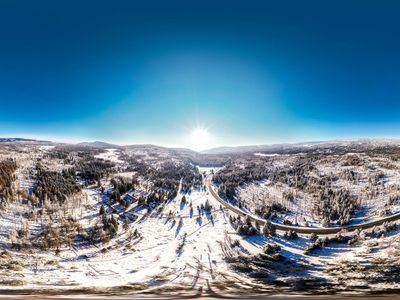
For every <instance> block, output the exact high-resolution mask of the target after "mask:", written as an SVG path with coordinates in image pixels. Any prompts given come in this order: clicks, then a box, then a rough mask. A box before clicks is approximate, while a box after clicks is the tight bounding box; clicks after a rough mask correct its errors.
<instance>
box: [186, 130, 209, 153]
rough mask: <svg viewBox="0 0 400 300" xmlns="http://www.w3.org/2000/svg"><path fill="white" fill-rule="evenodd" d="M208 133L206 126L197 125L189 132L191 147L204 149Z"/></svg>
mask: <svg viewBox="0 0 400 300" xmlns="http://www.w3.org/2000/svg"><path fill="white" fill-rule="evenodd" d="M210 137H211V136H210V133H209V132H208V130H207V129H206V128H203V127H197V128H195V129H193V131H192V132H191V134H190V143H191V147H192V148H193V149H194V150H204V149H205V148H207V147H208V146H209V142H210Z"/></svg>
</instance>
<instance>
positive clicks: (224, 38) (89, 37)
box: [0, 0, 400, 147]
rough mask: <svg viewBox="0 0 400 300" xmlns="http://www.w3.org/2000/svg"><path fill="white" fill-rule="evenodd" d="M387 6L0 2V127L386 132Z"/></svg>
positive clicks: (169, 141)
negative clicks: (198, 128) (201, 128)
mask: <svg viewBox="0 0 400 300" xmlns="http://www.w3.org/2000/svg"><path fill="white" fill-rule="evenodd" d="M399 12H400V2H399V1H340V0H339V1H338V0H335V1H297V0H294V1H281V0H280V1H266V0H263V1H249V0H246V1H245V0H243V1H235V0H228V1H222V0H219V1H218V0H213V1H208V0H201V1H193V0H191V1H189V0H184V1H172V0H160V1H156V0H146V1H144V0H143V1H133V0H131V1H117V0H113V1H99V0H97V1H71V0H69V1H53V0H52V1H40V0H39V1H18V0H10V1H6V0H1V1H0V136H24V137H38V138H48V139H53V140H63V141H83V140H104V141H108V142H116V143H123V144H132V143H155V144H161V145H167V146H187V147H190V146H191V142H190V133H191V132H192V131H193V130H194V129H195V128H197V127H203V128H207V130H208V131H209V132H210V135H211V138H210V140H209V141H208V143H207V145H204V147H213V146H220V145H240V144H264V143H276V142H297V141H310V140H327V139H340V138H346V139H347V138H365V137H371V138H375V137H387V138H398V137H400V134H399V133H400V131H399V130H400V18H399Z"/></svg>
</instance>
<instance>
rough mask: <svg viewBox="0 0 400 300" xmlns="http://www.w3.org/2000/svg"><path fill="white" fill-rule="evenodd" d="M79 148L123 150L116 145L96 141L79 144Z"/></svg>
mask: <svg viewBox="0 0 400 300" xmlns="http://www.w3.org/2000/svg"><path fill="white" fill-rule="evenodd" d="M76 145H77V146H82V147H91V148H105V149H107V148H109V149H113V148H115V149H118V148H121V146H119V145H115V144H110V143H106V142H101V141H94V142H82V143H78V144H76Z"/></svg>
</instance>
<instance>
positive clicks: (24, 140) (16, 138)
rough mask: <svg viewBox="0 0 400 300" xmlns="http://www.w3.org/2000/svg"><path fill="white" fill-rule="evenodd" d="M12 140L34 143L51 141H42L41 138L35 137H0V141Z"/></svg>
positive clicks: (12, 141) (8, 141)
mask: <svg viewBox="0 0 400 300" xmlns="http://www.w3.org/2000/svg"><path fill="white" fill-rule="evenodd" d="M14 142H35V143H51V141H42V140H36V139H26V138H19V137H15V138H1V137H0V143H14Z"/></svg>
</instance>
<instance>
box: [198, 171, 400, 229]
mask: <svg viewBox="0 0 400 300" xmlns="http://www.w3.org/2000/svg"><path fill="white" fill-rule="evenodd" d="M211 179H212V176H209V177H208V178H207V179H206V181H207V189H208V190H209V191H210V193H211V195H212V196H213V197H214V198H215V200H217V201H218V202H219V203H221V204H222V206H223V207H225V208H227V209H229V210H230V211H231V212H233V213H235V214H237V215H240V216H243V217H247V216H248V217H249V218H250V219H251V220H252V221H253V222H255V223H259V224H261V225H264V224H265V223H266V220H265V219H261V218H259V217H256V216H254V215H251V214H248V213H246V212H244V211H243V210H241V209H239V208H238V207H236V206H233V205H232V204H230V203H228V202H226V201H224V200H223V199H222V198H221V197H219V196H218V194H217V193H216V192H215V191H214V189H213V187H212V184H211ZM399 219H400V212H399V213H396V214H394V215H391V216H388V217H383V218H378V219H375V220H372V221H369V222H365V223H361V224H356V225H348V226H341V227H299V226H292V225H283V224H280V223H275V222H271V223H272V224H273V225H274V226H275V228H276V229H277V230H281V231H289V230H293V231H296V232H297V233H304V234H311V233H315V234H319V235H327V234H335V233H338V232H340V231H342V230H346V231H354V230H357V229H366V228H371V227H374V226H377V225H381V224H383V223H385V222H391V221H396V220H399Z"/></svg>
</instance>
